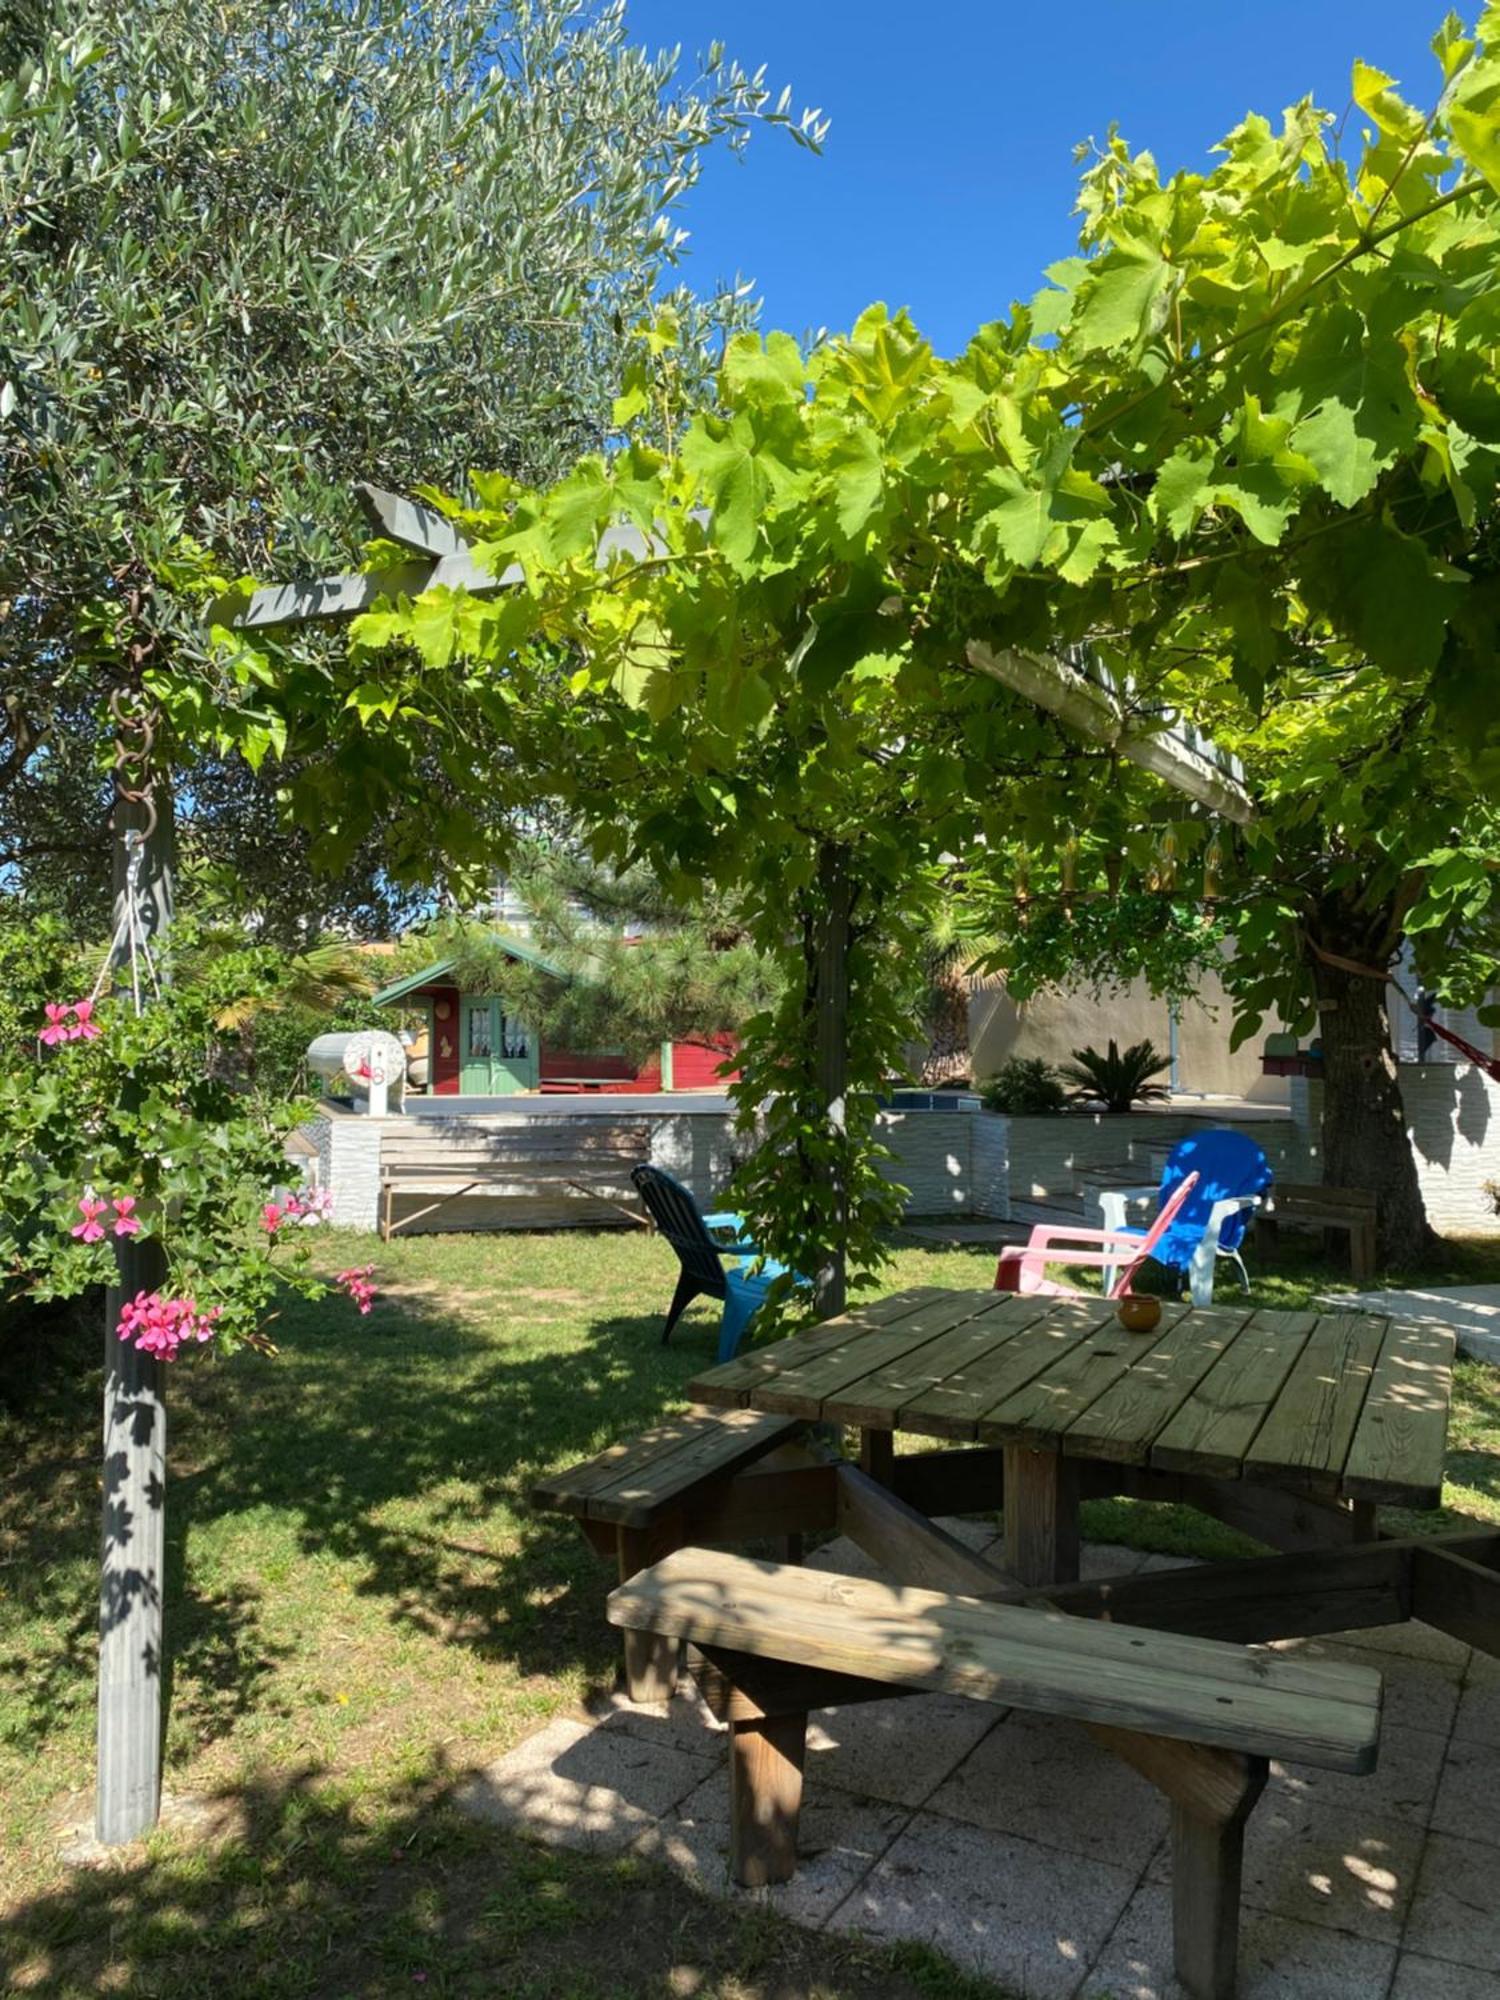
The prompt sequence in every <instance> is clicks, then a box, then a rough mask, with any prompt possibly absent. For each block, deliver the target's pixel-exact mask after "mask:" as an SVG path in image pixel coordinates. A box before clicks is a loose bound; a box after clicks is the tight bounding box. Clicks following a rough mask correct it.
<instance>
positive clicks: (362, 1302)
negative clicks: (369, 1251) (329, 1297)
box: [337, 1264, 375, 1313]
mask: <svg viewBox="0 0 1500 2000" xmlns="http://www.w3.org/2000/svg"><path fill="white" fill-rule="evenodd" d="M374 1275H375V1266H374V1265H373V1264H356V1265H355V1266H353V1268H352V1269H350V1270H348V1271H340V1272H339V1274H338V1278H337V1283H339V1284H340V1285H342V1286H343V1288H344V1290H345V1291H346V1292H347V1293H348V1294H349V1296H350V1298H351V1299H353V1301H354V1303H355V1304H356V1305H357V1306H358V1307H359V1309H360V1311H361V1312H362V1313H367V1312H368V1311H369V1310H370V1307H371V1306H372V1305H373V1304H374V1303H375V1287H374V1286H373V1285H372V1284H371V1283H370V1280H371V1278H372V1277H373V1276H374Z"/></svg>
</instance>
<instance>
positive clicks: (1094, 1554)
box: [1078, 1542, 1147, 1583]
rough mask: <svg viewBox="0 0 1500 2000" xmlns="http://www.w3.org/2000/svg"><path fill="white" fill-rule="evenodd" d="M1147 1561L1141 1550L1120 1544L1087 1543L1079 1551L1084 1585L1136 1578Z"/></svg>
mask: <svg viewBox="0 0 1500 2000" xmlns="http://www.w3.org/2000/svg"><path fill="white" fill-rule="evenodd" d="M1146 1560H1147V1558H1146V1557H1145V1556H1143V1555H1142V1554H1141V1552H1140V1550H1139V1549H1127V1548H1123V1547H1122V1546H1121V1545H1120V1543H1118V1542H1085V1543H1084V1545H1083V1547H1082V1549H1081V1550H1080V1551H1079V1556H1078V1574H1079V1577H1080V1579H1081V1581H1082V1582H1084V1583H1097V1582H1100V1581H1102V1579H1103V1578H1105V1577H1110V1576H1134V1575H1135V1574H1136V1572H1137V1571H1138V1570H1139V1569H1140V1568H1141V1566H1142V1565H1143V1564H1144V1563H1145V1562H1146Z"/></svg>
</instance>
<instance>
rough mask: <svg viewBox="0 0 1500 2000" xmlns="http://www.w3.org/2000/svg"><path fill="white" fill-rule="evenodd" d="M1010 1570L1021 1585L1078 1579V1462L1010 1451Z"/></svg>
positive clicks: (1007, 1548)
mask: <svg viewBox="0 0 1500 2000" xmlns="http://www.w3.org/2000/svg"><path fill="white" fill-rule="evenodd" d="M1005 1567H1006V1568H1007V1569H1008V1570H1009V1571H1010V1573H1011V1575H1012V1576H1014V1577H1015V1578H1016V1580H1017V1581H1018V1582H1020V1583H1025V1584H1040V1583H1073V1582H1075V1581H1076V1580H1077V1576H1078V1460H1077V1459H1076V1458H1064V1457H1063V1455H1062V1453H1061V1452H1060V1451H1031V1450H1030V1449H1028V1447H1027V1446H1025V1445H1019V1444H1015V1445H1007V1446H1006V1447H1005Z"/></svg>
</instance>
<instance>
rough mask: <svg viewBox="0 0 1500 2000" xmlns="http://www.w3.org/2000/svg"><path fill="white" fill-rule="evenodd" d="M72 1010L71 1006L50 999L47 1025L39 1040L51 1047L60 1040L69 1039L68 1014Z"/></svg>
mask: <svg viewBox="0 0 1500 2000" xmlns="http://www.w3.org/2000/svg"><path fill="white" fill-rule="evenodd" d="M71 1012H72V1009H71V1008H70V1007H64V1006H60V1005H59V1004H58V1002H57V1001H56V1000H49V1001H48V1002H47V1025H46V1027H45V1028H43V1029H42V1031H41V1034H40V1035H39V1036H38V1037H37V1039H38V1041H42V1042H45V1043H46V1045H47V1047H48V1048H49V1049H50V1048H53V1047H55V1046H56V1044H57V1043H58V1042H65V1041H66V1040H67V1039H68V1015H69V1014H70V1013H71Z"/></svg>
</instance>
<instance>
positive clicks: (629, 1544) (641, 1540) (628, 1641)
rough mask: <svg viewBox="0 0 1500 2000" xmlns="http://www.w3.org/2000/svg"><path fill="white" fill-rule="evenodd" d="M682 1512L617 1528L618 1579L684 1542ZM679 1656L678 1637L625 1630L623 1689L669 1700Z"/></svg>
mask: <svg viewBox="0 0 1500 2000" xmlns="http://www.w3.org/2000/svg"><path fill="white" fill-rule="evenodd" d="M683 1538H684V1537H683V1522H682V1516H681V1514H680V1513H677V1512H676V1511H674V1512H672V1513H670V1514H667V1515H665V1516H663V1518H662V1519H661V1520H659V1521H657V1522H655V1523H654V1524H653V1525H652V1526H651V1527H649V1528H624V1527H622V1528H620V1529H618V1530H617V1533H616V1542H615V1547H616V1551H617V1559H618V1561H619V1566H620V1581H621V1583H628V1582H629V1581H630V1579H631V1577H633V1576H638V1575H639V1574H640V1572H641V1571H642V1570H643V1569H649V1568H650V1566H651V1564H652V1563H654V1562H660V1560H661V1558H662V1557H663V1556H666V1555H670V1554H671V1553H672V1551H673V1550H674V1549H680V1548H681V1547H682V1544H683ZM681 1659H682V1642H681V1640H680V1639H669V1638H665V1637H663V1635H662V1634H661V1633H659V1632H633V1631H627V1632H626V1634H625V1692H626V1694H627V1695H628V1696H629V1697H630V1699H631V1700H632V1701H638V1702H653V1701H670V1700H671V1699H672V1696H673V1695H674V1694H675V1693H676V1692H677V1675H678V1670H679V1667H680V1664H681Z"/></svg>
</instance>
